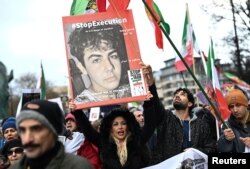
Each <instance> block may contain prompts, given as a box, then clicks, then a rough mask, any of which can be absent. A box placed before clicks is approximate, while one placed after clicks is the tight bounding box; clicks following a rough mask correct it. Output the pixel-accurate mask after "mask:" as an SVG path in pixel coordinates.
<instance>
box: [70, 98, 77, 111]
mask: <svg viewBox="0 0 250 169" xmlns="http://www.w3.org/2000/svg"><path fill="white" fill-rule="evenodd" d="M69 109H70V110H71V111H72V112H74V111H75V110H76V105H75V103H74V101H73V99H69Z"/></svg>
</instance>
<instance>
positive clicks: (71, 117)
mask: <svg viewBox="0 0 250 169" xmlns="http://www.w3.org/2000/svg"><path fill="white" fill-rule="evenodd" d="M68 119H72V120H74V121H76V118H75V116H74V115H73V114H71V113H69V114H67V116H66V117H65V120H66V121H67V120H68Z"/></svg>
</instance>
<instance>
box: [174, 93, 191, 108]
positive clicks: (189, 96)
mask: <svg viewBox="0 0 250 169" xmlns="http://www.w3.org/2000/svg"><path fill="white" fill-rule="evenodd" d="M180 91H183V92H185V93H187V98H188V101H190V102H191V103H192V104H193V105H192V106H191V107H190V108H189V111H191V110H192V109H193V108H194V106H195V101H194V95H193V94H192V93H191V92H190V90H188V89H187V88H179V89H177V90H176V91H175V92H174V95H176V94H177V93H178V92H180Z"/></svg>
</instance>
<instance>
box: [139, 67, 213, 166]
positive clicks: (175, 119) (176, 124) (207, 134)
mask: <svg viewBox="0 0 250 169" xmlns="http://www.w3.org/2000/svg"><path fill="white" fill-rule="evenodd" d="M141 66H142V70H143V73H144V74H145V75H146V76H147V77H148V78H147V83H148V85H149V90H150V92H151V93H152V94H153V96H154V97H153V99H151V100H150V101H151V102H152V104H153V105H154V107H155V112H152V113H157V115H158V116H157V118H156V124H158V127H157V149H156V152H157V153H155V154H156V155H155V159H153V161H154V163H159V162H162V161H164V160H166V159H168V158H170V157H172V156H175V155H177V154H179V153H182V152H183V151H186V150H187V149H188V148H195V149H198V150H200V151H202V152H204V153H209V152H214V151H215V150H216V139H215V138H214V137H213V136H214V133H213V132H215V131H212V130H210V129H211V128H210V126H209V122H208V121H207V120H205V118H203V117H204V116H205V115H202V116H201V114H206V113H207V111H206V110H204V109H200V110H199V111H198V112H196V113H198V114H199V118H198V115H197V114H196V113H194V112H193V111H192V109H193V108H194V96H193V94H192V93H191V92H190V91H189V90H188V89H186V88H179V89H177V90H176V91H175V92H174V97H173V107H174V110H173V111H171V110H166V109H165V108H164V106H163V105H162V103H161V101H160V99H159V97H158V94H157V91H156V86H155V84H154V79H153V73H152V68H151V66H150V65H145V64H143V63H141Z"/></svg>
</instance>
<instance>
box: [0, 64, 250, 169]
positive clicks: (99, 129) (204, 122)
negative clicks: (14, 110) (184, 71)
mask: <svg viewBox="0 0 250 169" xmlns="http://www.w3.org/2000/svg"><path fill="white" fill-rule="evenodd" d="M141 65H142V70H143V73H144V75H145V78H146V80H147V84H148V86H149V92H148V94H147V98H146V100H145V101H144V102H143V103H142V104H141V105H137V106H132V104H122V105H117V106H110V107H109V111H108V112H105V113H102V114H99V117H98V118H97V119H96V120H95V121H89V116H90V115H89V110H88V109H84V110H82V109H77V110H76V109H75V107H76V106H75V104H74V102H73V101H72V100H73V99H72V100H71V101H70V105H69V107H70V110H71V112H70V113H68V114H66V115H65V116H63V114H64V113H62V110H61V109H60V108H59V106H58V104H57V103H53V102H50V101H46V100H33V101H30V102H27V103H26V104H25V105H24V106H23V107H22V109H21V111H20V113H19V114H18V115H17V116H16V117H8V118H6V119H5V120H4V121H3V122H2V124H1V126H2V130H1V132H2V139H1V141H2V147H1V168H8V167H9V168H25V167H29V168H31V169H33V168H36V169H37V168H79V169H80V168H95V169H112V168H114V169H115V168H121V169H122V168H124V169H125V168H126V169H139V168H143V167H149V166H151V165H154V164H158V163H161V162H163V161H165V160H167V159H169V158H171V157H174V156H175V155H178V154H180V153H182V152H185V151H187V150H188V149H190V148H194V149H197V150H199V151H201V152H203V153H204V154H209V153H214V152H233V153H243V152H249V148H250V137H249V131H250V130H249V129H250V116H249V109H248V99H247V97H246V95H245V94H244V92H243V91H241V90H240V89H232V90H231V91H230V92H229V93H228V94H227V95H226V96H225V98H226V101H227V105H228V108H229V110H230V111H231V115H230V117H229V119H228V121H227V122H226V124H227V125H228V127H227V128H226V129H223V128H221V129H220V137H219V138H217V131H216V117H215V116H214V114H213V113H211V112H210V110H209V109H208V108H207V105H206V106H205V105H203V106H196V104H195V98H194V95H193V94H192V93H191V92H190V91H189V90H188V89H187V88H179V89H177V90H176V91H175V93H174V95H173V108H174V109H173V110H166V109H165V108H164V106H163V105H162V103H161V101H160V99H159V97H158V94H157V90H156V86H155V82H154V78H153V73H152V69H151V67H150V65H145V64H143V63H141ZM58 137H62V138H63V139H62V140H60V139H59V138H58Z"/></svg>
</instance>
